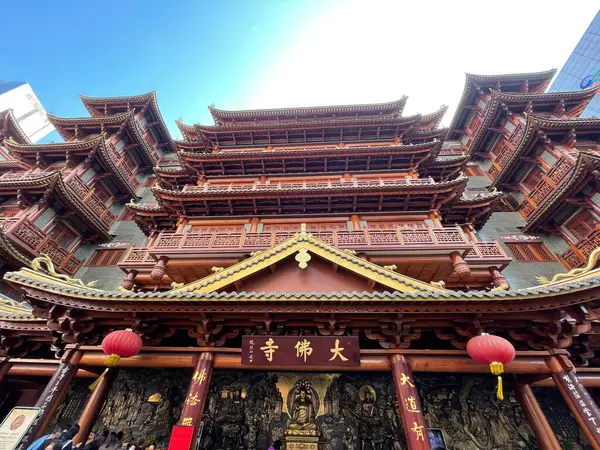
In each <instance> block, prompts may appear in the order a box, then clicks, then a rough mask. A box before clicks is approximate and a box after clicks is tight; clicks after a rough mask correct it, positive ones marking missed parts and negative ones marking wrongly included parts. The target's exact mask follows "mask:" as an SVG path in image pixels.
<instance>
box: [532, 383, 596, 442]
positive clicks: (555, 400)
mask: <svg viewBox="0 0 600 450" xmlns="http://www.w3.org/2000/svg"><path fill="white" fill-rule="evenodd" d="M533 392H534V394H535V397H536V398H537V401H538V403H539V404H540V407H541V408H542V411H543V412H544V415H545V416H546V419H547V420H548V423H549V424H550V426H551V427H552V430H553V431H554V434H555V435H556V438H557V439H558V442H559V444H560V446H561V447H562V448H563V450H591V449H592V446H591V445H589V444H588V441H587V439H586V437H585V435H584V434H583V431H582V430H581V428H580V427H579V425H578V424H577V421H576V420H575V417H573V415H572V414H571V412H570V411H569V407H568V406H567V404H566V403H565V401H564V399H563V398H562V396H561V395H560V392H558V390H557V389H555V388H534V390H533Z"/></svg>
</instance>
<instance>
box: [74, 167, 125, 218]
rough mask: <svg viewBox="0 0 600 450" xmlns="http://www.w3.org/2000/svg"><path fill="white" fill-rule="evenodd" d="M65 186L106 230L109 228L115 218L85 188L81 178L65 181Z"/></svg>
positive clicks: (87, 188)
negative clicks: (95, 216) (94, 214)
mask: <svg viewBox="0 0 600 450" xmlns="http://www.w3.org/2000/svg"><path fill="white" fill-rule="evenodd" d="M67 184H68V186H69V187H70V188H71V189H72V190H73V191H74V192H75V194H76V195H77V196H78V197H79V199H80V200H81V201H82V202H83V203H85V204H86V205H87V206H89V207H90V208H91V209H92V211H94V212H95V213H96V215H97V216H98V217H99V218H100V220H101V221H102V223H104V225H106V227H107V228H110V226H111V225H112V224H113V222H114V221H115V219H116V217H115V215H114V214H113V213H111V212H110V208H109V207H108V206H106V205H105V204H104V202H103V201H102V200H100V198H99V197H98V196H97V195H96V194H94V191H93V189H90V188H89V187H88V186H86V185H85V184H84V183H83V181H81V178H79V177H76V176H74V177H72V178H70V179H69V180H68V181H67Z"/></svg>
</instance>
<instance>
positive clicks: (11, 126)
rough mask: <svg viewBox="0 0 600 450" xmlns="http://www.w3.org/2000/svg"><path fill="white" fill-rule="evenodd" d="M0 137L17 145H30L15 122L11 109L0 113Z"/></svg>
mask: <svg viewBox="0 0 600 450" xmlns="http://www.w3.org/2000/svg"><path fill="white" fill-rule="evenodd" d="M0 136H4V139H6V138H13V139H14V140H15V141H16V142H18V143H19V144H31V141H30V140H29V138H28V137H27V135H26V134H25V132H24V131H23V129H22V128H21V126H20V125H19V122H17V119H16V118H15V115H14V114H13V111H12V109H7V110H5V111H1V112H0Z"/></svg>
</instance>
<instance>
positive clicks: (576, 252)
mask: <svg viewBox="0 0 600 450" xmlns="http://www.w3.org/2000/svg"><path fill="white" fill-rule="evenodd" d="M598 247H600V230H596V231H594V232H592V234H590V235H589V236H588V237H587V239H584V240H582V241H579V242H578V243H577V245H576V248H574V249H573V248H571V249H569V250H567V251H566V252H564V253H563V254H562V255H560V257H561V258H562V259H563V260H564V261H565V262H566V263H567V265H568V266H569V267H570V268H571V269H575V268H577V267H581V266H583V265H585V264H586V263H587V261H588V258H589V257H590V255H591V254H592V252H593V251H594V250H595V249H597V248H598Z"/></svg>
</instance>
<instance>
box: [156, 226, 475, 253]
mask: <svg viewBox="0 0 600 450" xmlns="http://www.w3.org/2000/svg"><path fill="white" fill-rule="evenodd" d="M312 234H313V235H315V236H316V237H318V238H319V239H321V240H323V241H325V242H327V243H328V244H332V245H335V246H336V247H340V248H350V249H353V250H359V249H365V250H368V249H374V248H380V247H383V248H388V247H389V248H393V249H401V248H407V249H408V248H413V249H421V248H427V247H440V246H441V247H452V248H455V247H457V246H459V247H469V246H470V245H471V243H470V242H469V240H468V238H467V237H466V235H465V234H464V233H463V231H462V230H461V229H460V228H458V227H448V228H435V229H418V230H401V229H396V230H362V231H342V230H332V231H315V232H312ZM293 235H294V232H293V231H283V232H282V231H272V232H262V233H250V232H246V231H242V232H237V233H227V232H222V233H201V232H193V231H190V232H184V233H173V232H162V233H160V234H159V235H158V237H157V238H156V239H155V240H154V242H153V243H152V244H151V245H150V246H149V247H148V248H149V250H150V252H154V251H162V250H173V249H177V250H189V251H207V250H215V251H222V250H227V249H229V250H245V249H248V250H251V249H266V248H270V247H273V246H275V245H278V244H280V243H282V242H283V241H285V240H286V239H289V238H290V237H292V236H293Z"/></svg>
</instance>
